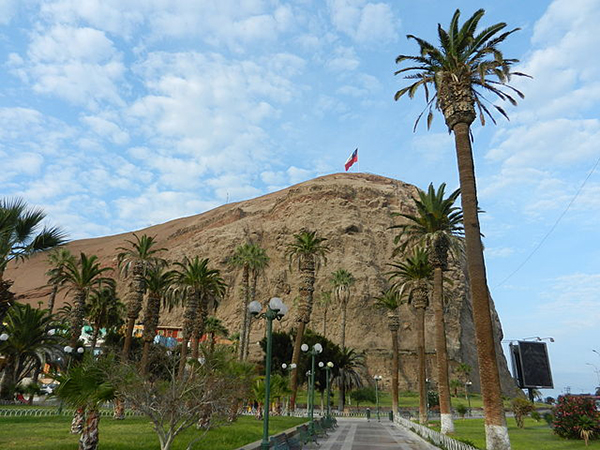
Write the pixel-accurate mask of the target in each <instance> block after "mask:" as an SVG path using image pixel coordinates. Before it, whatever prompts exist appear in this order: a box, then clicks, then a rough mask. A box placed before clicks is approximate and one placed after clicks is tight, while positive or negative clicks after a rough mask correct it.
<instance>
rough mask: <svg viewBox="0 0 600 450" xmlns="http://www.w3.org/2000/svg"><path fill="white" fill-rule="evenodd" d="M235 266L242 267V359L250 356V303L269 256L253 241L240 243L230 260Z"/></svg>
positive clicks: (254, 297)
mask: <svg viewBox="0 0 600 450" xmlns="http://www.w3.org/2000/svg"><path fill="white" fill-rule="evenodd" d="M229 263H230V264H231V265H232V266H234V267H241V268H242V297H243V301H242V328H241V330H240V348H239V350H240V355H239V356H240V360H241V361H244V360H246V359H247V358H248V350H249V342H250V326H251V322H250V313H249V312H248V304H249V303H250V302H252V301H254V300H256V283H257V281H258V277H259V276H260V274H261V273H262V272H263V271H264V269H265V268H266V267H267V266H268V265H269V257H268V256H267V253H266V251H265V249H263V248H262V247H260V245H258V244H255V243H253V242H247V243H245V244H243V245H239V246H238V247H236V249H235V253H234V255H233V256H232V257H231V259H230V260H229Z"/></svg>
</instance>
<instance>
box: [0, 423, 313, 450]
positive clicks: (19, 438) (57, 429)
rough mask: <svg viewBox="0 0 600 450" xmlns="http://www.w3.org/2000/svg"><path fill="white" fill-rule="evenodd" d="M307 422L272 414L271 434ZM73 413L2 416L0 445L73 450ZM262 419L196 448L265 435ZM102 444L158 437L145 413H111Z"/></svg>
mask: <svg viewBox="0 0 600 450" xmlns="http://www.w3.org/2000/svg"><path fill="white" fill-rule="evenodd" d="M304 422H306V419H305V418H301V417H270V419H269V430H270V432H271V434H276V433H279V432H281V431H284V430H287V429H288V428H292V427H294V426H296V425H299V424H301V423H304ZM70 424H71V417H68V416H61V417H57V416H51V417H0V448H1V449H3V450H11V449H19V450H21V449H27V450H73V449H76V448H77V442H78V436H76V435H72V434H70V433H69V427H70ZM262 426H263V423H262V421H258V420H256V419H255V418H254V417H248V416H244V417H240V418H239V419H238V420H237V421H236V422H235V423H233V424H228V425H224V426H222V427H219V428H216V429H214V430H210V431H209V432H208V433H207V434H206V436H204V438H203V439H201V440H200V441H198V442H197V443H196V444H195V445H194V447H193V448H194V449H197V450H200V449H210V450H231V449H235V448H238V447H241V446H243V445H245V444H248V443H250V442H254V441H257V440H260V439H261V438H262ZM201 433H202V431H199V430H196V428H195V427H191V428H190V429H188V430H187V431H185V432H184V433H182V434H180V435H179V436H178V437H177V438H176V439H175V443H174V445H173V447H172V448H173V450H183V449H185V448H186V446H187V444H188V443H189V441H191V440H192V439H194V438H196V437H198V436H199V435H200V434H201ZM100 448H101V449H103V450H131V449H136V450H156V449H157V448H159V443H158V438H157V437H156V434H155V433H154V431H153V430H152V426H151V424H150V422H149V420H148V419H147V418H145V417H134V418H129V417H128V418H127V419H126V420H124V421H115V420H112V418H109V417H103V418H102V419H101V420H100Z"/></svg>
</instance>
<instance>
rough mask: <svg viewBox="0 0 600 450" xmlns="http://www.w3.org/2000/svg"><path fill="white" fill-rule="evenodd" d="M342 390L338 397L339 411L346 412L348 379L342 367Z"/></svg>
mask: <svg viewBox="0 0 600 450" xmlns="http://www.w3.org/2000/svg"><path fill="white" fill-rule="evenodd" d="M339 376H340V392H339V394H340V395H339V398H338V411H339V412H344V408H345V407H346V380H344V378H345V373H344V369H340V375H339Z"/></svg>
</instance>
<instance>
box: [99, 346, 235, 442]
mask: <svg viewBox="0 0 600 450" xmlns="http://www.w3.org/2000/svg"><path fill="white" fill-rule="evenodd" d="M204 356H205V359H204V364H195V363H194V364H190V365H189V370H188V371H186V374H185V376H183V377H180V376H178V375H177V370H176V369H177V360H176V358H173V359H171V360H166V361H164V364H165V371H164V373H166V374H167V375H166V377H159V378H154V379H152V378H151V379H147V378H145V377H144V376H142V375H140V373H139V370H138V368H137V367H136V366H133V365H129V364H127V365H126V364H122V365H121V366H118V367H115V368H113V371H112V373H111V374H110V375H109V376H110V378H111V380H112V382H113V383H114V384H115V385H116V386H118V387H119V388H118V395H119V396H120V397H121V398H122V399H124V400H126V401H128V402H129V403H130V404H131V405H132V406H133V407H134V408H136V409H137V410H138V411H140V412H141V413H142V414H144V415H146V416H147V417H148V418H149V419H150V421H151V422H152V426H153V428H154V431H155V433H156V434H157V436H158V440H159V442H160V448H161V450H169V449H170V448H171V446H172V444H173V441H174V440H175V438H176V437H177V436H178V435H179V434H180V433H181V432H183V431H185V430H186V429H188V428H189V427H191V426H192V425H194V424H197V423H199V422H200V423H202V428H203V429H204V430H205V432H206V431H208V429H209V428H211V427H214V426H215V424H216V423H218V421H219V419H220V418H223V419H225V418H226V417H227V415H228V412H229V408H230V406H231V404H232V402H233V400H234V399H233V397H234V396H235V395H236V394H237V391H238V390H239V389H243V386H240V382H239V381H240V380H239V377H238V376H237V374H236V372H235V371H231V370H225V368H226V367H228V364H227V361H223V358H222V356H223V355H222V354H221V353H219V352H214V353H211V354H209V353H205V354H204ZM204 434H205V433H203V434H202V435H201V436H199V437H197V438H196V439H194V440H192V441H191V442H190V443H189V444H188V447H187V448H188V449H191V448H192V445H193V444H194V443H195V442H197V441H198V440H199V439H201V438H202V437H203V436H204Z"/></svg>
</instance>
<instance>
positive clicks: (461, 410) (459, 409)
mask: <svg viewBox="0 0 600 450" xmlns="http://www.w3.org/2000/svg"><path fill="white" fill-rule="evenodd" d="M455 409H456V412H457V413H458V415H459V416H460V417H463V418H464V417H465V415H466V414H467V413H468V412H469V408H467V407H466V406H465V405H463V404H462V403H459V404H458V406H457V407H456V408H455Z"/></svg>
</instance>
